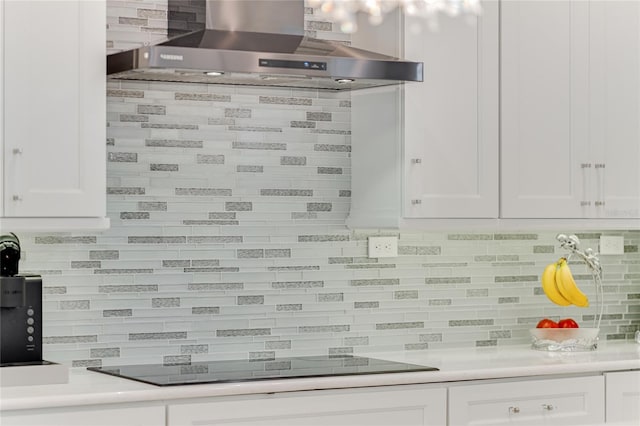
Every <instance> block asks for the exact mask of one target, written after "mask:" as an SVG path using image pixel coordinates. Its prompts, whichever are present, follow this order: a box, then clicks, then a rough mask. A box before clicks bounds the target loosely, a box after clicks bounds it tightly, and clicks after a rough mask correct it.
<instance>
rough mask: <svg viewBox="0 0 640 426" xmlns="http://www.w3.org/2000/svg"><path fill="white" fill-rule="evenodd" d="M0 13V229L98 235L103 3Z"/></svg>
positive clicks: (102, 204) (27, 5)
mask: <svg viewBox="0 0 640 426" xmlns="http://www.w3.org/2000/svg"><path fill="white" fill-rule="evenodd" d="M0 10H1V12H0V13H1V14H2V16H1V18H2V39H1V43H0V53H2V58H3V59H2V63H1V66H0V86H1V89H0V90H2V93H1V94H2V99H3V109H2V111H0V112H1V114H0V115H1V118H2V121H1V123H0V124H1V126H0V129H1V131H0V134H1V138H2V139H1V147H2V161H1V163H2V176H1V179H2V185H0V186H1V187H2V214H1V215H0V216H1V218H0V227H1V228H2V229H3V230H8V231H14V230H16V231H18V230H55V231H58V230H59V231H64V230H72V229H77V228H89V229H101V228H106V227H107V226H108V223H109V222H108V219H106V194H105V193H106V142H105V140H106V124H105V123H106V77H105V58H106V34H105V25H106V5H105V2H104V1H82V0H74V1H65V2H51V1H28V2H26V1H16V0H2V1H0Z"/></svg>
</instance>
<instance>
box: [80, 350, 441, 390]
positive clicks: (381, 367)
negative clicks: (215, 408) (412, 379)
mask: <svg viewBox="0 0 640 426" xmlns="http://www.w3.org/2000/svg"><path fill="white" fill-rule="evenodd" d="M87 370H91V371H96V372H99V373H105V374H109V375H112V376H117V377H122V378H126V379H132V380H136V381H139V382H143V383H148V384H152V385H157V386H175V385H188V384H204V383H234V382H244V381H256V380H273V379H289V378H305V377H328V376H345V375H363V374H382V373H405V372H418V371H437V370H438V369H437V368H435V367H425V366H421V365H414V364H406V363H402V362H395V361H385V360H381V359H375V358H366V357H359V356H352V355H341V356H331V355H329V356H327V355H319V356H301V357H292V358H277V359H274V360H258V361H250V360H228V361H227V360H221V361H207V362H194V363H191V364H143V365H122V366H117V367H88V368H87Z"/></svg>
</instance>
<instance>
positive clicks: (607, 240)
mask: <svg viewBox="0 0 640 426" xmlns="http://www.w3.org/2000/svg"><path fill="white" fill-rule="evenodd" d="M599 252H600V254H624V237H622V236H614V235H601V236H600V250H599Z"/></svg>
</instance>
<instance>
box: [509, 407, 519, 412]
mask: <svg viewBox="0 0 640 426" xmlns="http://www.w3.org/2000/svg"><path fill="white" fill-rule="evenodd" d="M519 412H520V407H509V414H518V413H519Z"/></svg>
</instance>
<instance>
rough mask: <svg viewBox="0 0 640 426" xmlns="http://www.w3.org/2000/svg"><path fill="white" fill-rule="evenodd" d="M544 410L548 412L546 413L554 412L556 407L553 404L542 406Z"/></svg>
mask: <svg viewBox="0 0 640 426" xmlns="http://www.w3.org/2000/svg"><path fill="white" fill-rule="evenodd" d="M542 409H543V410H546V411H553V410H554V406H553V405H551V404H542Z"/></svg>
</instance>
